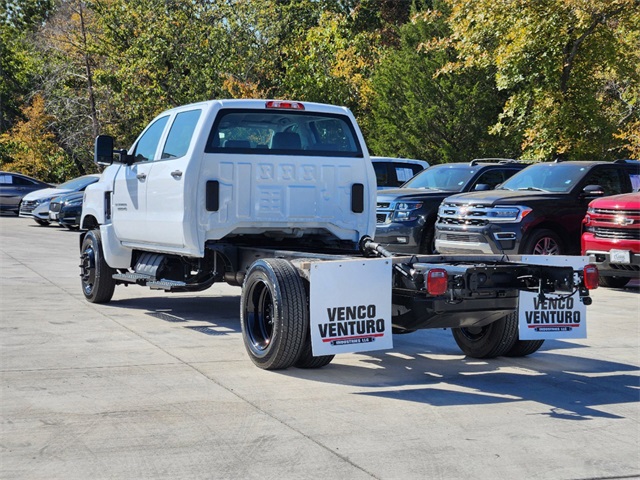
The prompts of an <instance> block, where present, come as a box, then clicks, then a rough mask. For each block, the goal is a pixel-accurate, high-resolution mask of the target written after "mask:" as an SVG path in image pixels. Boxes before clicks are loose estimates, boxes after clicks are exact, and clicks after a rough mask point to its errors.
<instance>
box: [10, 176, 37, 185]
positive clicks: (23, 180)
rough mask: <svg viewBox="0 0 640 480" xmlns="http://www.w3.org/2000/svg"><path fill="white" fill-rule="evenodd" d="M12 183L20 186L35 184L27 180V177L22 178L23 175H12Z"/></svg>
mask: <svg viewBox="0 0 640 480" xmlns="http://www.w3.org/2000/svg"><path fill="white" fill-rule="evenodd" d="M13 184H14V185H21V186H23V187H24V186H31V185H35V184H36V182H34V181H32V180H29V179H28V178H23V177H18V176H14V177H13Z"/></svg>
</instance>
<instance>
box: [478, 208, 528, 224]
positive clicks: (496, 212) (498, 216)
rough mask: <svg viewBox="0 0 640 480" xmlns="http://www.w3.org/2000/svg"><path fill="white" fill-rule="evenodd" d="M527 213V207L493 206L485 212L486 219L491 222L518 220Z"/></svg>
mask: <svg viewBox="0 0 640 480" xmlns="http://www.w3.org/2000/svg"><path fill="white" fill-rule="evenodd" d="M529 213H531V209H530V208H529V207H520V206H513V207H493V208H492V209H490V210H489V211H488V212H487V220H488V221H489V222H492V223H501V222H519V221H521V220H522V219H523V218H524V217H526V216H527V215H528V214H529Z"/></svg>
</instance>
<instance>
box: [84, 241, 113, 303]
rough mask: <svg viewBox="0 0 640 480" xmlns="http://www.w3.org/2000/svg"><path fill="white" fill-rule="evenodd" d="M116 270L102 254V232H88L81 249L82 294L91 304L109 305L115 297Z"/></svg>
mask: <svg viewBox="0 0 640 480" xmlns="http://www.w3.org/2000/svg"><path fill="white" fill-rule="evenodd" d="M114 273H116V271H115V269H113V268H111V267H110V266H109V265H107V262H106V261H105V260H104V255H103V254H102V237H101V236H100V230H91V231H89V232H87V234H86V235H85V237H84V239H83V240H82V247H81V248H80V279H81V282H82V293H83V294H84V298H86V299H87V300H88V301H89V302H91V303H107V302H108V301H109V300H111V297H113V291H114V290H115V288H116V281H115V280H114V279H113V274H114Z"/></svg>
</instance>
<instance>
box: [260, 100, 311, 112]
mask: <svg viewBox="0 0 640 480" xmlns="http://www.w3.org/2000/svg"><path fill="white" fill-rule="evenodd" d="M265 107H267V108H288V109H290V110H304V105H303V104H301V103H300V102H288V101H285V100H269V101H268V102H267V103H266V104H265Z"/></svg>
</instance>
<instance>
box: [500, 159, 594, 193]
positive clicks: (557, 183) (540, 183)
mask: <svg viewBox="0 0 640 480" xmlns="http://www.w3.org/2000/svg"><path fill="white" fill-rule="evenodd" d="M588 170H589V168H588V166H586V165H585V166H580V165H576V164H563V163H539V164H536V165H531V166H530V167H527V168H525V169H524V170H522V171H520V172H518V173H516V174H515V175H514V176H513V177H511V178H510V179H509V180H507V181H506V182H504V183H503V184H502V186H501V187H500V190H539V191H544V192H560V193H566V192H569V191H570V190H571V189H572V188H573V187H574V185H576V183H578V182H579V181H580V179H581V178H582V177H583V176H584V175H585V173H586V172H587V171H588Z"/></svg>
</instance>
